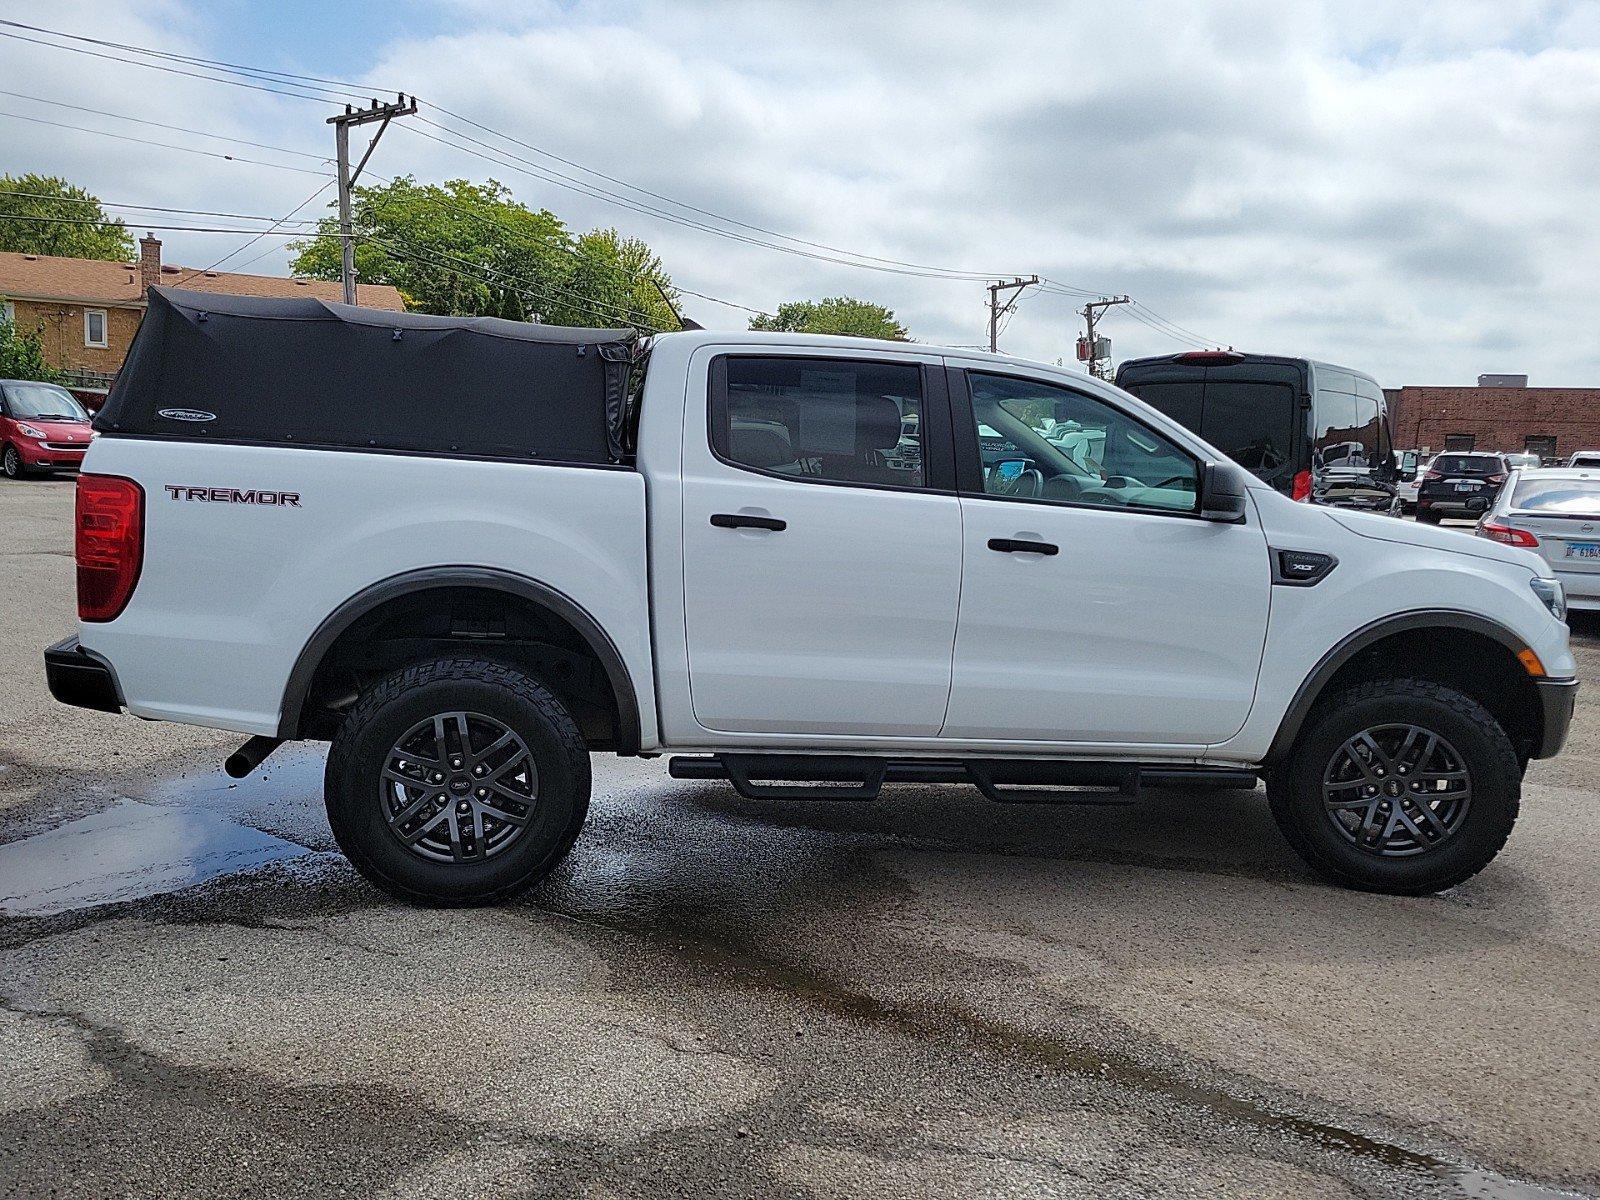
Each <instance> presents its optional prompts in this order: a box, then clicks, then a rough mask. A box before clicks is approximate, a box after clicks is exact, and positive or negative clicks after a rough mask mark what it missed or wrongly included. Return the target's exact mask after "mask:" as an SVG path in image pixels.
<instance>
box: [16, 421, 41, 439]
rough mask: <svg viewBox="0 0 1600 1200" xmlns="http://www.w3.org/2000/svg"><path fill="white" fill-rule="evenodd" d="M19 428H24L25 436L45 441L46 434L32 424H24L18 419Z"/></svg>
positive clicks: (23, 433) (23, 434)
mask: <svg viewBox="0 0 1600 1200" xmlns="http://www.w3.org/2000/svg"><path fill="white" fill-rule="evenodd" d="M17 428H18V429H20V430H22V436H23V437H31V438H38V439H39V440H40V441H41V442H42V441H44V434H42V433H40V432H39V431H38V430H37V429H35V428H34V427H33V426H32V425H24V424H23V423H22V422H21V421H18V422H17Z"/></svg>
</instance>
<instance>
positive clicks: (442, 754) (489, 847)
mask: <svg viewBox="0 0 1600 1200" xmlns="http://www.w3.org/2000/svg"><path fill="white" fill-rule="evenodd" d="M589 787H590V779H589V755H588V751H587V749H586V748H585V746H584V742H583V738H582V736H581V735H580V734H579V732H578V729H577V726H576V725H575V724H574V723H573V721H572V718H571V716H569V715H568V713H567V710H566V709H565V707H563V705H562V704H561V702H560V700H558V699H557V698H556V697H555V696H554V695H553V694H552V693H551V692H550V691H549V690H547V689H546V688H545V687H544V686H543V685H542V684H540V683H538V682H537V681H535V680H533V679H530V678H529V677H528V676H526V675H524V674H522V673H521V672H520V671H518V670H517V669H516V668H515V667H511V666H508V665H505V664H503V663H498V662H492V661H487V660H482V659H471V658H459V659H455V658H452V659H438V660H435V661H431V662H423V663H417V664H414V665H412V666H409V667H405V668H403V669H401V670H399V671H396V672H394V673H393V674H392V675H390V676H388V677H387V678H385V679H383V680H382V681H380V682H379V683H377V684H376V685H375V686H373V687H372V688H370V689H368V690H367V691H366V692H365V693H363V695H362V696H361V698H360V700H358V701H357V702H356V705H355V707H353V708H352V709H351V710H350V713H349V715H348V716H346V717H345V719H344V722H343V724H342V725H341V726H340V728H339V732H338V733H337V734H336V735H335V737H334V739H333V746H332V748H331V750H330V751H329V753H328V765H327V772H326V777H325V781H324V794H325V798H326V801H327V805H328V821H329V824H331V825H332V827H333V835H334V838H335V840H337V841H338V843H339V848H340V849H341V850H343V851H344V853H345V856H346V857H347V858H349V860H350V862H351V863H352V864H353V865H354V866H355V868H356V870H358V871H360V872H361V874H362V875H364V876H366V878H367V879H369V880H370V881H371V882H373V883H375V884H376V885H377V886H378V887H380V888H382V889H383V890H384V891H386V892H388V893H390V894H391V895H393V896H397V897H399V898H401V899H404V900H412V901H417V902H420V903H424V904H440V905H464V904H488V903H492V902H494V901H496V900H501V899H504V898H506V897H509V896H512V895H514V894H516V893H517V892H519V891H522V890H523V889H524V888H527V887H529V886H531V885H532V884H534V883H536V882H538V881H539V880H540V879H542V878H543V877H544V876H545V875H547V874H548V873H549V872H550V871H551V870H552V869H553V868H554V867H555V866H556V864H557V863H559V862H560V861H561V860H562V858H564V857H565V856H566V854H567V851H568V850H570V849H571V848H572V843H573V841H574V839H575V838H576V837H577V835H578V830H579V829H580V828H581V827H582V825H583V819H584V815H585V814H586V813H587V811H588V806H589Z"/></svg>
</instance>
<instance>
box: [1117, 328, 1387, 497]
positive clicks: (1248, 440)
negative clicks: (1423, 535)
mask: <svg viewBox="0 0 1600 1200" xmlns="http://www.w3.org/2000/svg"><path fill="white" fill-rule="evenodd" d="M1116 382H1117V386H1118V387H1120V388H1122V389H1123V390H1125V391H1128V392H1132V393H1133V394H1134V395H1135V396H1137V397H1139V399H1141V400H1143V401H1144V402H1145V403H1146V404H1148V405H1150V406H1151V407H1152V408H1156V409H1159V410H1160V411H1162V412H1164V413H1166V414H1167V415H1168V416H1169V417H1171V418H1172V419H1173V420H1175V421H1178V422H1179V423H1180V424H1182V425H1185V426H1187V427H1188V428H1189V429H1192V430H1193V431H1194V432H1195V433H1197V434H1199V435H1200V436H1201V437H1203V438H1205V440H1206V441H1208V442H1210V443H1211V444H1212V445H1213V446H1215V447H1217V448H1218V449H1219V450H1221V451H1223V452H1224V453H1226V454H1227V455H1228V457H1230V458H1231V459H1233V461H1234V462H1236V463H1238V464H1239V465H1240V466H1241V467H1244V468H1245V469H1246V470H1248V471H1250V472H1251V473H1253V474H1254V475H1256V476H1257V477H1258V478H1260V479H1263V480H1265V481H1266V482H1267V483H1270V484H1271V485H1272V486H1273V487H1275V488H1277V489H1278V490H1279V491H1280V492H1282V493H1283V494H1284V495H1286V496H1289V497H1292V498H1293V499H1295V500H1306V501H1310V502H1311V503H1313V504H1332V505H1337V506H1339V507H1341V508H1361V509H1368V510H1372V511H1377V512H1395V513H1398V512H1399V505H1398V501H1397V499H1396V496H1395V484H1396V483H1397V482H1398V474H1397V471H1396V468H1395V461H1394V452H1393V451H1394V438H1393V433H1392V430H1391V426H1390V418H1389V405H1388V402H1387V401H1386V400H1385V398H1384V395H1383V389H1382V388H1380V387H1379V386H1378V381H1377V380H1375V379H1373V378H1372V377H1371V376H1370V375H1364V374H1362V373H1361V372H1360V371H1354V370H1351V369H1350V368H1349V367H1337V366H1334V365H1333V364H1331V363H1322V362H1314V361H1312V360H1311V359H1306V358H1281V357H1278V356H1277V355H1271V354H1241V353H1239V352H1238V351H1235V350H1195V351H1189V352H1187V353H1184V354H1171V355H1166V356H1164V357H1161V358H1136V359H1130V360H1129V361H1127V362H1125V363H1123V364H1122V365H1121V366H1120V367H1118V368H1117V380H1116Z"/></svg>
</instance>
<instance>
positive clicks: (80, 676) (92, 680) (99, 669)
mask: <svg viewBox="0 0 1600 1200" xmlns="http://www.w3.org/2000/svg"><path fill="white" fill-rule="evenodd" d="M44 677H45V681H46V682H47V683H48V684H49V685H50V694H51V695H52V696H54V697H55V698H56V699H57V700H59V701H61V703H62V704H71V705H73V706H74V707H76V708H93V709H97V710H98V711H100V712H121V711H122V708H123V702H122V687H121V685H119V684H118V683H117V673H116V671H115V670H114V669H113V668H112V666H111V664H110V663H109V662H107V661H106V660H105V659H103V658H101V657H100V656H99V655H98V654H96V653H95V652H94V651H93V650H85V649H84V648H83V647H82V646H80V645H79V644H78V638H77V635H76V634H74V635H73V636H72V637H69V638H67V639H66V640H65V641H61V642H57V643H56V644H55V645H54V646H51V647H50V648H49V649H48V650H46V651H45V652H44Z"/></svg>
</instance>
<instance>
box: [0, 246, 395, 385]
mask: <svg viewBox="0 0 1600 1200" xmlns="http://www.w3.org/2000/svg"><path fill="white" fill-rule="evenodd" d="M152 284H158V285H161V286H165V287H182V288H189V289H191V290H193V291H197V292H230V293H234V294H237V295H244V296H306V295H310V296H315V297H317V298H318V299H319V300H334V301H337V300H340V299H341V298H342V296H343V293H342V291H341V289H340V285H339V284H338V283H332V282H328V281H326V280H315V279H286V278H284V277H282V276H279V275H242V274H237V273H235V272H232V271H202V270H199V269H197V268H191V267H179V266H169V265H164V264H163V263H162V261H161V242H160V239H158V238H154V237H150V236H148V235H147V236H145V237H143V238H141V239H139V260H138V261H137V262H131V263H119V262H106V261H104V260H102V259H95V258H55V257H52V256H50V255H44V254H16V253H10V252H7V253H0V311H3V313H4V315H5V316H6V317H8V318H10V319H11V321H12V322H13V323H14V324H15V325H16V327H17V329H18V330H19V331H20V332H23V333H31V332H33V331H34V330H38V331H39V333H40V334H41V337H42V342H43V347H44V355H45V358H46V360H47V361H48V362H49V363H50V365H51V366H53V367H56V368H58V369H59V370H62V371H65V372H66V373H67V384H68V386H69V387H70V388H71V389H72V390H73V391H74V392H76V393H77V394H78V395H79V397H80V398H81V399H83V400H85V401H87V402H88V403H89V405H90V406H91V407H97V406H98V405H99V403H100V401H101V400H102V399H103V398H104V396H105V392H106V389H107V388H108V387H109V386H110V384H111V380H112V377H113V376H115V375H116V373H117V371H118V370H119V369H120V368H121V366H122V360H123V358H124V357H126V356H127V353H128V346H129V344H130V343H131V342H132V341H133V335H134V334H135V333H136V332H137V331H138V329H139V322H140V321H142V320H143V319H144V307H145V299H144V298H145V292H146V290H147V289H148V288H149V287H150V286H151V285H152ZM358 299H359V300H360V301H361V303H362V304H363V305H365V306H367V307H370V308H384V309H390V310H393V311H396V312H398V311H400V310H402V309H403V308H404V307H405V305H404V303H403V301H402V300H401V298H400V293H399V292H398V291H396V290H395V289H394V288H392V287H389V286H388V285H387V284H370V283H369V284H362V285H361V290H360V293H359V295H358Z"/></svg>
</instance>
